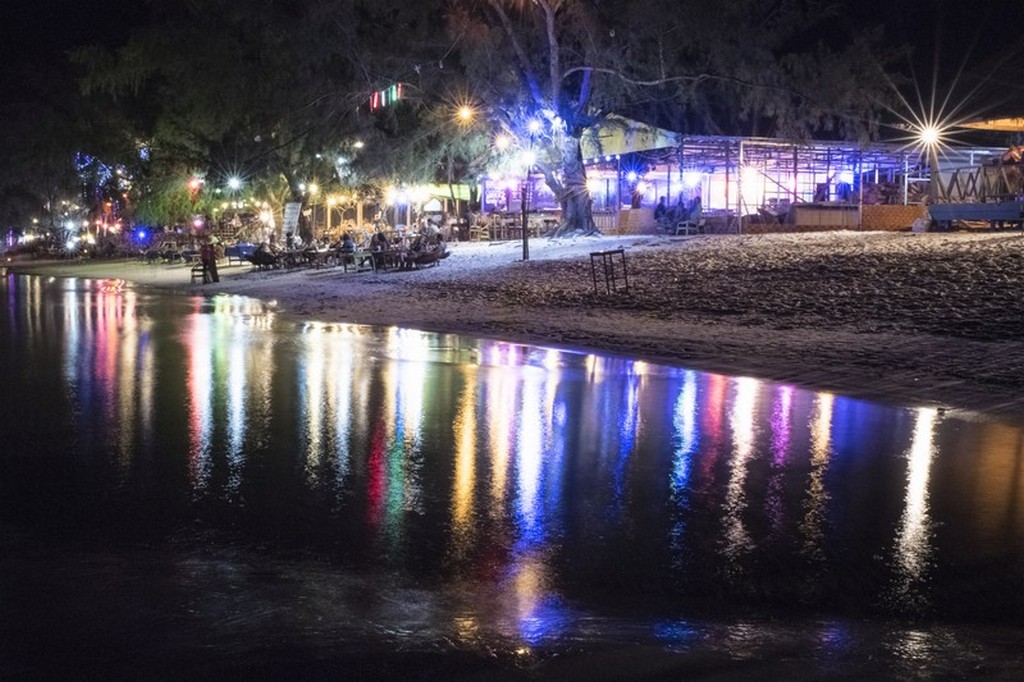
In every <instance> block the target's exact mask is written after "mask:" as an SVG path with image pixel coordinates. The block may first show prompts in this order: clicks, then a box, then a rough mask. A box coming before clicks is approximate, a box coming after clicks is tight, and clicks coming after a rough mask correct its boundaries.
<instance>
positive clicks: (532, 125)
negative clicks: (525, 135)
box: [520, 119, 541, 260]
mask: <svg viewBox="0 0 1024 682" xmlns="http://www.w3.org/2000/svg"><path fill="white" fill-rule="evenodd" d="M526 128H527V130H529V131H530V148H529V149H528V150H527V152H526V179H525V181H524V182H523V191H522V192H521V196H520V199H521V200H522V202H521V203H522V213H523V215H522V218H523V260H530V230H529V229H528V228H527V220H526V208H527V206H526V193H527V191H529V189H530V173H531V172H532V171H533V161H534V158H533V140H534V137H535V136H536V135H537V133H538V132H540V128H541V126H540V121H538V120H537V119H533V120H531V121H530V122H529V123H528V124H527V125H526Z"/></svg>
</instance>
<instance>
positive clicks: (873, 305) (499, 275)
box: [9, 232, 1024, 421]
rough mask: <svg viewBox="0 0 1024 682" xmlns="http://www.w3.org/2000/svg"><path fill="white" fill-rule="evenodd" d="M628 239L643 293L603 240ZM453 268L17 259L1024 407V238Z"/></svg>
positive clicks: (541, 244)
mask: <svg viewBox="0 0 1024 682" xmlns="http://www.w3.org/2000/svg"><path fill="white" fill-rule="evenodd" d="M619 248H621V249H624V252H625V256H626V264H627V269H628V275H629V289H628V291H622V290H620V291H618V292H615V293H608V292H607V291H606V290H605V285H604V280H603V277H602V276H601V273H600V272H599V281H598V287H597V290H596V291H595V286H594V281H593V272H592V269H591V258H590V255H589V254H590V253H591V252H596V251H603V250H609V249H619ZM451 251H452V255H451V257H449V258H447V259H445V260H444V261H442V262H441V263H440V264H439V265H438V266H436V267H430V268H425V269H422V270H417V271H408V272H407V271H388V272H380V273H372V272H363V273H354V272H351V271H350V272H348V273H345V272H342V270H341V268H337V267H332V268H324V269H320V270H314V269H305V268H303V269H294V270H275V271H255V270H253V269H252V268H251V267H250V266H249V265H248V264H243V265H238V264H234V265H231V266H228V265H227V264H226V262H222V264H221V267H220V274H221V281H220V283H219V284H207V285H203V284H192V283H190V281H189V279H190V278H189V266H187V265H182V264H177V265H166V264H145V263H142V262H139V261H127V260H116V261H115V260H112V261H99V260H97V261H83V262H29V261H23V262H15V263H12V264H9V266H10V267H11V269H12V270H14V271H18V272H29V273H36V274H44V275H54V276H75V277H88V278H116V279H123V280H128V281H132V282H136V283H138V284H141V285H145V286H152V287H157V288H160V289H166V290H172V291H177V292H183V293H187V294H193V295H195V294H202V295H214V294H218V293H222V294H233V295H244V296H252V297H257V298H261V299H264V300H268V301H275V302H276V304H277V305H278V306H279V308H280V309H281V310H282V312H284V313H285V314H289V315H294V316H298V317H301V318H305V319H315V320H320V321H324V322H350V323H360V324H369V325H386V326H390V325H400V326H404V327H411V328H416V329H422V330H428V331H440V332H455V333H466V334H471V335H475V336H482V337H487V338H495V339H504V340H509V341H517V342H529V343H535V344H540V345H552V346H557V347H562V348H578V349H583V350H593V351H600V352H607V353H618V354H627V355H630V356H634V357H638V358H643V359H649V360H652V361H660V362H668V363H672V364H679V365H684V366H688V367H692V368H695V369H703V370H708V371H715V372H723V373H729V374H742V375H749V376H756V377H759V378H764V379H772V380H777V381H783V382H789V383H793V384H796V385H799V386H803V387H807V388H813V389H817V390H826V391H833V392H836V393H841V394H845V395H850V396H854V397H863V398H869V399H875V400H881V401H883V402H895V403H905V404H911V405H924V404H930V405H938V406H941V407H944V408H947V409H953V410H963V411H968V412H977V413H983V414H989V415H997V416H999V417H1000V418H1002V419H1009V420H1013V421H1020V420H1021V419H1022V418H1024V392H1022V391H1021V388H1022V387H1024V237H1022V235H1021V234H1020V233H1019V232H998V233H985V234H966V233H951V234H913V233H860V232H838V233H813V234H783V235H730V236H719V235H709V236H694V237H660V236H649V235H638V236H632V237H588V238H578V239H571V240H547V239H539V240H532V241H531V243H530V256H531V258H530V260H529V261H523V260H522V246H521V244H520V243H518V242H502V243H462V244H453V245H452V246H451Z"/></svg>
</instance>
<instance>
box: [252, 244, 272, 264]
mask: <svg viewBox="0 0 1024 682" xmlns="http://www.w3.org/2000/svg"><path fill="white" fill-rule="evenodd" d="M249 260H251V261H252V264H253V265H256V266H258V267H268V266H272V265H277V254H276V253H275V252H274V249H273V247H272V246H271V245H270V244H269V243H267V242H261V243H260V245H259V248H257V249H256V250H255V251H253V253H252V255H251V256H249Z"/></svg>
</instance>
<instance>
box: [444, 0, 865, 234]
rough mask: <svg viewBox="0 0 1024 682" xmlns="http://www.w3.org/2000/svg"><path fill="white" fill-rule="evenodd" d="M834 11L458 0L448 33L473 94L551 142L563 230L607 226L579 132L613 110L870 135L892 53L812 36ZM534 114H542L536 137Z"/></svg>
mask: <svg viewBox="0 0 1024 682" xmlns="http://www.w3.org/2000/svg"><path fill="white" fill-rule="evenodd" d="M827 9H828V5H827V3H823V2H815V1H814V0H779V1H777V2H771V3H765V2H761V1H759V0H738V1H735V2H729V3H708V2H705V1H703V0H607V1H605V2H597V1H596V0H458V1H456V2H455V3H454V5H453V10H452V12H451V14H450V15H449V26H450V28H449V32H450V34H451V35H452V36H454V37H456V38H457V39H458V41H459V46H460V47H459V54H460V56H461V59H462V64H463V67H464V73H465V77H466V79H467V82H468V83H469V88H470V91H471V92H472V93H473V95H474V96H476V97H479V98H480V100H481V101H482V103H483V105H484V107H486V108H487V110H488V111H489V112H490V114H491V115H492V117H493V118H494V120H495V121H496V123H497V124H498V125H499V126H501V127H503V128H505V129H507V130H508V131H509V132H510V133H511V134H512V135H514V136H515V137H516V138H517V139H518V140H520V141H521V142H520V143H521V144H523V145H524V146H525V145H526V144H530V145H532V146H534V148H535V150H536V151H537V152H538V154H537V167H538V169H539V170H540V171H541V172H542V173H543V175H544V177H545V179H546V181H547V184H548V185H549V187H550V188H551V189H552V191H553V192H554V193H555V195H556V196H557V197H558V199H559V201H560V203H561V206H562V215H563V224H562V226H561V227H560V232H561V233H566V232H583V233H586V232H593V231H595V230H596V228H595V226H594V222H593V217H592V214H591V202H590V197H589V193H588V191H587V186H586V172H585V168H584V165H583V161H582V156H581V151H580V142H581V139H582V137H583V135H584V132H585V130H586V129H587V128H589V127H591V126H593V125H595V124H597V123H599V122H600V121H602V120H604V119H605V118H606V117H607V116H608V114H611V113H626V114H632V115H638V116H640V117H647V118H650V117H651V116H652V115H657V114H658V110H659V108H661V109H666V108H672V109H674V110H675V111H676V112H678V114H677V115H676V116H677V121H678V122H680V123H682V125H680V126H679V129H683V128H685V127H686V126H687V125H697V124H701V128H702V129H703V131H704V132H723V131H722V128H726V127H728V128H729V130H728V132H730V133H732V134H737V133H739V132H742V131H740V130H738V129H737V128H740V127H747V128H757V129H759V130H760V131H761V132H762V133H766V132H775V133H783V134H788V135H791V136H793V135H803V136H806V135H810V134H812V133H813V132H815V131H820V130H824V129H831V130H833V131H836V130H838V129H841V132H842V133H843V134H847V135H863V134H866V133H868V132H870V128H871V125H872V124H873V122H874V120H875V118H874V110H875V109H876V108H877V106H878V100H877V99H876V98H874V97H873V96H872V94H873V93H872V92H871V91H873V92H879V93H880V92H881V91H882V90H883V87H882V83H881V81H880V79H879V78H878V71H877V65H878V64H879V61H878V60H877V58H875V57H873V56H871V55H870V54H869V53H868V52H867V51H866V49H865V48H866V47H867V46H868V42H867V41H866V40H863V39H859V38H858V39H852V40H850V41H849V42H848V43H847V44H846V47H845V48H844V49H843V50H841V51H833V50H829V49H827V48H826V47H824V46H823V45H822V44H819V43H817V42H815V41H813V40H810V39H808V38H807V36H808V35H810V32H811V31H812V30H813V29H815V28H821V27H822V26H823V25H824V24H825V22H827V21H829V20H831V19H835V17H834V16H833V15H831V14H830V13H829V12H828V11H827ZM867 72H871V73H872V78H870V79H866V78H864V77H863V76H864V74H865V73H867ZM872 84H875V85H872ZM531 121H540V123H541V127H540V128H539V130H537V132H535V133H530V132H529V131H528V130H527V126H529V125H530V122H531ZM716 123H718V125H716ZM534 125H536V124H534ZM769 128H770V130H768V129H769ZM523 141H527V142H523Z"/></svg>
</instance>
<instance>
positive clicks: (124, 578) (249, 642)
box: [0, 275, 1024, 679]
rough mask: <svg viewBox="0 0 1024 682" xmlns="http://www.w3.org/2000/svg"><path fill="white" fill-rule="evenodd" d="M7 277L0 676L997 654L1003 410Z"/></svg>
mask: <svg viewBox="0 0 1024 682" xmlns="http://www.w3.org/2000/svg"><path fill="white" fill-rule="evenodd" d="M0 292H2V293H3V296H4V301H5V303H6V305H5V307H4V309H3V311H2V314H3V324H2V326H0V378H2V380H3V383H4V386H5V394H4V395H5V401H4V403H3V405H2V412H0V443H2V444H3V445H2V454H0V550H2V558H0V571H2V572H0V576H2V583H0V588H2V592H0V598H2V602H0V603H2V605H3V612H4V615H5V618H4V619H3V620H4V624H3V625H0V661H3V662H6V664H5V665H4V668H5V669H7V670H9V671H12V673H13V674H15V675H24V676H30V677H31V676H38V675H44V674H63V673H66V672H67V671H68V670H77V671H80V672H81V671H91V672H96V673H100V672H114V673H129V672H131V671H138V670H147V671H148V672H149V673H150V674H152V673H153V672H154V671H156V670H162V671H164V673H165V674H167V675H168V676H178V675H195V674H200V675H205V674H212V673H214V672H216V673H218V674H219V673H224V672H225V671H226V672H235V673H246V674H251V673H255V674H257V675H259V674H261V673H264V674H275V673H276V674H281V675H284V674H290V673H296V672H297V673H299V674H308V675H318V674H334V673H336V672H337V671H338V670H339V669H345V670H348V671H350V672H352V673H353V674H355V675H356V676H375V677H379V676H395V677H408V676H410V675H414V676H415V675H423V676H425V677H427V678H436V677H438V675H440V674H441V672H442V671H443V672H444V676H446V677H450V676H451V675H450V674H449V673H452V672H453V671H455V672H457V673H458V675H459V676H469V677H472V676H477V675H479V676H489V675H492V674H499V675H511V674H514V673H515V674H518V673H521V674H523V675H526V676H531V677H536V676H543V675H547V676H551V677H552V678H555V677H561V676H566V675H567V676H570V677H579V676H584V675H585V676H587V677H605V678H608V679H620V678H622V677H644V676H648V677H658V676H661V675H665V674H667V673H666V671H672V674H695V673H699V672H701V671H707V670H715V671H719V672H722V673H723V674H726V675H727V676H728V677H730V678H736V677H741V678H742V677H743V676H745V675H750V676H751V679H756V678H759V677H765V676H768V677H780V676H796V677H809V678H810V677H814V678H818V677H823V676H824V677H829V676H839V677H842V676H850V675H852V676H854V677H858V676H860V675H869V674H870V675H875V676H883V677H887V676H890V677H891V676H895V677H899V676H902V675H903V674H904V673H905V674H906V675H917V674H918V671H921V670H924V671H925V673H927V674H933V675H939V676H943V675H954V676H959V675H965V674H969V675H974V674H975V673H977V671H984V673H985V674H986V675H987V676H989V677H993V676H994V677H998V676H1000V675H1003V674H1006V675H1008V676H1009V675H1010V674H1011V672H1012V671H1013V670H1014V669H1015V667H1016V666H1018V665H1019V664H1020V663H1021V660H1020V657H1021V655H1020V654H1018V653H1017V652H1018V651H1022V650H1024V649H1022V647H1021V645H1022V644H1024V637H1022V631H1021V629H1020V627H1019V623H1021V616H1022V615H1024V609H1022V606H1024V590H1022V587H1024V570H1022V569H1024V565H1022V556H1024V554H1022V538H1024V532H1022V531H1024V506H1022V503H1024V499H1022V497H1021V493H1022V492H1024V487H1022V482H1024V473H1022V471H1021V461H1022V460H1021V458H1022V454H1024V434H1022V432H1021V430H1020V429H1019V428H1017V427H1014V426H1010V425H1006V424H1001V423H999V422H996V421H990V420H984V419H980V418H977V419H971V418H966V417H964V416H962V415H956V416H953V415H948V414H945V413H942V412H940V411H938V410H936V409H933V408H909V407H899V406H886V405H880V404H876V403H871V402H865V401H860V400H852V399H849V398H845V397H842V396H838V395H830V394H827V393H814V392H811V391H806V390H802V389H797V388H794V387H792V386H787V385H782V384H773V383H768V382H764V381H759V380H755V379H751V378H743V377H728V376H723V375H717V374H703V373H699V372H695V371H691V370H687V369H685V368H677V367H669V366H660V365H652V364H647V363H643V362H638V361H634V360H630V359H628V358H617V357H608V356H602V355H590V354H584V353H574V352H568V351H564V350H556V349H547V348H537V347H530V346H522V345H515V344H508V343H501V342H496V341H484V340H477V339H471V338H466V337H460V336H453V335H438V334H428V333H421V332H417V331H411V330H404V329H397V328H392V329H375V328H370V327H362V326H355V325H344V324H334V325H328V324H321V323H317V322H295V321H293V320H289V319H286V318H285V317H283V316H281V315H280V314H278V313H277V312H276V311H275V309H274V308H273V306H267V305H264V304H262V303H260V302H257V301H254V300H251V299H245V298H239V297H215V298H212V299H205V298H202V297H194V298H186V297H171V296H163V295H159V294H156V293H152V292H149V291H146V290H144V289H138V288H134V287H132V286H130V285H127V284H125V283H123V282H118V281H103V282H95V281H85V280H74V279H44V278H36V277H25V276H15V275H8V276H6V278H4V279H3V280H2V283H0ZM723 671H724V672H723Z"/></svg>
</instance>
